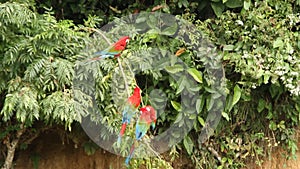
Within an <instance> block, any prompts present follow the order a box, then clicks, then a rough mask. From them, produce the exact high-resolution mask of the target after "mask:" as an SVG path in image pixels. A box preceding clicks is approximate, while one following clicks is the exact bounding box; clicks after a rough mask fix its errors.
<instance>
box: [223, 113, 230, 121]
mask: <svg viewBox="0 0 300 169" xmlns="http://www.w3.org/2000/svg"><path fill="white" fill-rule="evenodd" d="M222 116H223V117H224V118H225V119H226V120H227V121H229V116H228V114H227V113H225V112H222Z"/></svg>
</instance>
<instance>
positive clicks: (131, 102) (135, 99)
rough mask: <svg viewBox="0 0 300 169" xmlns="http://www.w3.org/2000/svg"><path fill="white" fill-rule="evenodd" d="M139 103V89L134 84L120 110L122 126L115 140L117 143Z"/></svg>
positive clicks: (119, 141)
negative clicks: (130, 93)
mask: <svg viewBox="0 0 300 169" xmlns="http://www.w3.org/2000/svg"><path fill="white" fill-rule="evenodd" d="M140 103H141V89H140V88H139V87H138V86H136V87H135V88H134V90H133V93H132V95H131V96H130V97H129V98H128V99H127V101H126V103H125V105H124V108H123V111H122V127H121V130H120V134H119V137H118V141H117V143H118V144H120V143H121V139H122V136H123V135H124V133H125V129H126V126H127V124H129V123H130V120H131V118H132V116H133V115H134V114H135V112H136V111H137V108H138V107H139V105H140Z"/></svg>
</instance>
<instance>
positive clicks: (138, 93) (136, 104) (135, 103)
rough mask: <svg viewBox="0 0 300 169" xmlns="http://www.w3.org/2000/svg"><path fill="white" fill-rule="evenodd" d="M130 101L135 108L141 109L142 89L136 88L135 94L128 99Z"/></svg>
mask: <svg viewBox="0 0 300 169" xmlns="http://www.w3.org/2000/svg"><path fill="white" fill-rule="evenodd" d="M128 101H129V102H130V103H131V104H132V105H133V106H134V107H135V108H137V107H139V105H140V103H141V89H140V88H139V87H138V86H136V87H135V88H134V90H133V94H132V95H131V96H130V97H129V98H128Z"/></svg>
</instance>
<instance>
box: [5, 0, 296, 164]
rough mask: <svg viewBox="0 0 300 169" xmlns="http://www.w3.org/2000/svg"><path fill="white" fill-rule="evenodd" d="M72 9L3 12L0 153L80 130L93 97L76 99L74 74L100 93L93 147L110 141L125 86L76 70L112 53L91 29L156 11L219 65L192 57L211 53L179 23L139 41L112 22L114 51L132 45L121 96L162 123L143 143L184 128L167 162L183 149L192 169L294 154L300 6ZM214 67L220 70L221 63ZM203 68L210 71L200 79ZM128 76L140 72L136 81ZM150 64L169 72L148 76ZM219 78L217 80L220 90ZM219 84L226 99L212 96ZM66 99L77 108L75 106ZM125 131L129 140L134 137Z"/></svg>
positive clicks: (238, 2)
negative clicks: (130, 96) (132, 94)
mask: <svg viewBox="0 0 300 169" xmlns="http://www.w3.org/2000/svg"><path fill="white" fill-rule="evenodd" d="M4 2H5V1H4ZM72 2H73V1H72ZM72 2H71V1H70V2H69V1H43V2H41V1H28V3H26V4H24V3H21V4H19V3H16V2H13V3H10V2H6V3H0V37H1V38H0V54H1V57H0V68H1V69H0V79H1V80H0V110H1V113H0V118H1V121H0V131H1V132H0V140H1V148H0V151H2V152H5V153H6V152H7V148H5V147H6V146H5V144H7V143H9V142H10V141H11V140H13V139H15V138H16V137H17V133H16V131H21V130H22V131H24V128H25V131H24V133H26V134H24V135H25V136H24V135H23V136H22V137H21V138H20V143H19V144H20V145H21V147H26V144H28V141H27V140H30V136H33V135H34V134H36V133H39V130H44V129H46V128H48V127H50V126H53V125H54V126H58V125H64V126H65V129H66V130H67V129H69V130H71V125H72V124H74V123H75V122H76V121H77V122H80V121H81V115H84V114H86V113H87V112H86V111H85V110H84V108H82V106H83V107H89V106H90V101H91V100H89V99H90V97H89V96H88V95H86V93H88V94H90V93H89V92H91V91H89V88H86V90H85V91H87V92H86V93H83V92H82V91H80V90H77V88H75V90H74V84H73V78H74V76H75V77H76V76H78V79H85V78H89V77H86V76H85V75H84V74H80V73H79V74H76V73H75V71H74V70H76V71H77V73H78V70H81V69H83V70H84V71H85V72H88V73H90V74H91V75H92V76H93V78H95V81H96V82H97V83H96V84H97V85H96V91H92V92H95V93H96V94H95V96H96V101H97V102H98V107H97V113H98V112H100V113H101V114H102V115H103V117H104V118H102V119H99V118H98V116H97V115H95V116H93V120H94V121H96V122H98V123H104V124H105V127H104V128H102V131H101V132H100V133H101V134H100V135H101V137H102V138H103V139H109V137H110V134H112V133H116V132H117V131H118V130H119V126H120V119H121V117H120V115H119V113H118V111H120V107H121V106H120V105H121V103H120V102H122V101H123V100H124V99H125V98H126V97H127V93H126V90H125V86H124V84H125V82H124V79H123V78H120V77H116V76H121V75H120V71H121V70H120V67H119V65H118V62H117V61H116V60H104V61H101V62H92V63H90V64H88V66H87V67H80V66H79V68H78V64H77V63H76V60H78V59H82V57H83V56H84V57H83V59H85V58H86V57H90V55H91V54H92V53H94V52H95V51H97V50H100V49H103V48H105V47H106V46H108V45H109V44H108V43H107V42H106V40H105V39H104V38H103V37H102V36H100V35H99V34H98V33H97V32H94V29H93V28H95V27H96V26H100V25H103V24H106V23H107V22H108V21H111V20H113V19H114V18H115V17H121V16H124V15H127V14H131V13H135V12H140V11H151V10H154V8H155V7H156V8H157V9H155V10H157V11H161V12H166V13H171V14H176V15H177V17H178V18H182V19H185V20H186V21H187V22H188V23H186V25H189V24H192V23H193V24H194V25H196V27H195V28H196V29H197V30H198V31H200V32H202V33H203V34H205V35H206V36H207V39H209V40H210V41H211V42H212V44H214V45H215V46H216V48H211V49H212V50H214V51H216V52H217V54H218V55H208V54H207V53H199V52H198V51H199V50H200V51H203V50H204V49H206V48H207V47H208V46H207V44H201V43H200V40H199V39H201V38H202V37H203V34H200V33H199V32H198V31H191V32H184V30H181V31H182V32H180V30H179V31H178V32H176V31H177V27H178V26H179V25H180V26H184V25H185V23H183V22H178V23H176V22H171V21H169V22H168V23H170V25H168V26H169V29H164V28H161V27H159V28H158V26H157V25H155V23H156V22H157V20H156V17H152V18H151V17H150V18H147V17H146V18H144V21H147V22H146V24H145V25H146V27H150V28H151V29H153V30H156V31H148V32H147V31H146V32H144V33H139V31H141V30H139V29H137V28H136V27H129V26H128V25H127V24H125V23H124V22H121V21H120V20H118V19H117V20H115V22H116V23H117V24H116V25H117V26H116V27H114V28H113V29H111V30H110V34H108V35H106V36H107V37H108V38H109V39H111V41H115V40H117V37H118V36H123V35H130V36H132V39H131V42H130V43H129V45H128V47H127V49H126V50H125V51H124V52H123V54H122V59H121V62H122V65H121V67H122V68H123V69H124V72H125V76H126V80H127V83H129V89H131V87H132V86H133V85H134V84H135V83H137V84H139V86H140V87H141V89H142V90H143V93H142V95H143V103H144V104H148V103H151V104H153V105H154V106H156V108H158V110H159V113H162V112H163V114H161V116H160V117H159V119H158V122H157V126H158V127H157V129H155V130H154V131H151V133H152V134H154V135H158V134H160V133H162V132H164V131H165V130H166V129H168V128H169V127H170V125H175V126H179V127H183V126H184V127H187V128H189V127H190V128H192V130H191V131H190V132H189V134H188V135H187V136H186V137H184V139H183V141H182V143H179V144H176V145H174V146H172V147H171V148H172V149H171V151H170V156H171V157H172V158H171V160H175V161H176V157H177V156H178V153H179V151H180V150H184V151H185V152H186V155H187V156H189V157H190V159H191V160H192V161H193V162H194V165H195V166H196V168H218V169H221V168H240V167H242V166H244V165H245V161H246V159H248V160H249V159H254V160H255V161H256V162H257V163H261V162H262V157H264V156H265V155H266V153H267V152H268V151H269V150H270V149H271V148H273V147H276V146H278V145H283V146H285V147H287V150H288V151H290V152H291V153H292V155H293V154H294V153H295V151H296V150H297V146H296V138H295V133H296V129H297V126H298V125H299V120H300V98H299V94H300V78H299V73H300V67H299V65H300V63H299V62H300V52H299V51H300V34H299V29H300V15H299V13H298V12H299V5H300V2H299V0H295V1H294V0H288V1H275V0H274V1H272V0H270V1H266V2H260V1H248V0H245V1H242V0H227V1H226V0H223V1H221V0H205V1H201V2H196V1H187V0H172V1H160V0H155V1H147V2H146V1H126V2H123V1H111V0H108V1H96V0H95V1H89V2H86V1H84V0H82V1H79V2H77V3H76V4H73V3H72ZM159 5H162V6H159ZM44 7H46V8H44ZM51 7H53V9H50V8H51ZM52 11H53V12H52ZM204 14H205V15H204ZM207 18H209V19H207ZM65 19H70V20H65ZM142 20H143V19H142ZM74 22H75V23H76V24H74ZM80 24H82V25H80ZM187 27H188V26H187ZM157 30H159V31H157ZM175 33H178V34H182V35H184V37H186V38H187V39H188V41H186V39H185V40H183V39H180V38H177V39H174V38H172V37H171V36H172V35H174V34H175ZM181 48H185V52H184V53H183V54H181V55H180V56H179V58H180V59H181V60H182V61H183V62H184V64H182V63H179V62H176V61H175V62H174V63H170V62H169V60H172V59H173V58H174V57H170V56H169V55H167V52H166V51H168V52H169V53H171V54H175V53H176V52H177V51H178V50H179V49H181ZM86 49H88V51H86ZM153 49H157V50H155V51H153ZM141 52H142V54H143V57H142V58H141V57H139V56H140V55H141ZM153 56H155V57H153ZM221 57H222V59H221V61H222V62H223V64H220V63H219V62H218V59H220V58H221ZM209 64H211V65H214V66H215V67H214V68H215V70H214V69H213V68H211V69H208V67H207V65H209ZM128 65H131V66H132V71H134V72H136V76H135V79H133V76H132V72H131V70H130V69H129V68H128ZM152 65H167V67H164V69H154V70H153V69H149V68H151V66H152ZM81 66H82V65H81ZM216 70H222V71H224V72H221V75H223V77H222V76H220V77H213V75H214V74H213V73H212V72H214V71H216ZM79 72H80V71H79ZM219 73H220V72H219ZM187 77H188V78H187ZM218 78H219V80H220V79H223V81H221V82H218V81H216V80H215V79H218ZM116 79H117V80H116ZM85 80H88V79H85ZM77 82H78V81H77ZM92 82H94V81H92ZM222 82H225V83H226V88H224V90H223V89H220V88H216V86H218V85H221V84H222V85H223V83H222ZM116 83H117V84H116ZM120 84H122V85H120ZM213 84H215V85H213ZM77 87H78V86H77ZM84 87H88V86H84ZM157 88H158V89H160V90H161V91H163V92H164V94H161V93H160V94H157V97H158V96H160V97H165V98H167V100H168V102H167V103H165V102H163V101H162V100H160V99H157V100H151V98H155V94H154V95H153V93H151V91H152V90H153V89H157ZM112 93H113V95H112ZM197 94H199V97H198V96H197V98H195V99H194V98H192V97H191V100H190V103H187V102H182V103H181V97H182V95H184V96H190V95H193V96H194V95H197ZM74 95H75V96H76V97H77V98H82V99H80V100H77V99H74V98H73V96H74ZM225 95H227V96H226V102H225V105H222V104H223V100H222V99H220V98H222V96H225ZM193 99H194V100H193ZM82 101H84V102H82ZM116 103H118V104H116ZM164 106H166V108H165V110H163V108H164ZM192 106H194V108H195V109H196V111H197V113H198V114H197V115H195V114H192V115H191V114H189V112H191V111H193V110H188V109H184V107H192ZM222 106H224V110H223V111H222V113H221V112H220V113H221V114H217V115H222V119H221V122H220V124H219V125H218V127H217V129H216V130H215V133H214V135H213V136H212V137H211V138H210V139H209V140H205V141H204V143H202V141H203V140H200V139H199V138H200V133H201V131H202V129H203V127H204V125H205V122H207V121H210V120H211V118H215V117H216V116H212V115H211V114H210V113H209V112H211V111H213V109H217V110H219V108H220V107H222ZM160 108H161V110H160ZM182 109H184V110H186V111H183V112H182V111H181V110H182ZM160 111H162V112H160ZM186 119H189V120H186ZM100 120H101V121H100ZM190 120H194V121H193V123H190V122H191V121H190ZM131 131H132V133H129V135H132V134H133V130H131ZM180 133H181V131H180V130H178V133H176V132H174V133H172V137H171V139H170V140H168V143H169V144H171V145H172V143H173V142H174V140H176V138H178V137H180ZM127 142H128V144H124V145H125V146H123V147H122V148H121V154H123V155H125V154H127V153H128V148H129V146H130V144H129V143H130V140H127ZM88 143H89V142H88ZM88 143H86V144H84V148H85V150H86V151H87V153H88V154H91V153H93V152H94V151H95V148H96V147H95V145H93V144H88ZM2 147H3V148H2ZM2 154H3V153H1V155H0V157H1V158H0V164H1V161H2V158H3V157H2ZM171 162H172V161H167V160H165V159H164V158H162V159H159V158H146V159H136V160H133V162H132V166H133V168H138V167H139V166H140V165H146V166H147V167H148V168H153V167H157V168H159V167H160V168H172V167H171V165H170V163H171Z"/></svg>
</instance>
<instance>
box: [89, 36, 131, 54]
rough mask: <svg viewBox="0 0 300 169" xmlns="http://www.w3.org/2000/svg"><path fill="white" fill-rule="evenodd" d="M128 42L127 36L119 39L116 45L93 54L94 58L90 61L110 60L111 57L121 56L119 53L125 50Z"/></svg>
mask: <svg viewBox="0 0 300 169" xmlns="http://www.w3.org/2000/svg"><path fill="white" fill-rule="evenodd" d="M128 42H129V36H124V37H122V38H120V39H119V40H118V41H117V42H116V43H114V44H113V45H111V46H110V47H108V48H106V49H104V50H102V51H99V52H96V53H94V55H95V56H97V57H95V58H92V59H90V60H100V59H104V58H112V57H118V56H120V55H121V52H122V51H123V50H124V49H125V48H126V44H127V43H128Z"/></svg>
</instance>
